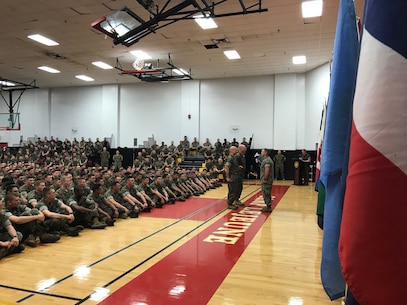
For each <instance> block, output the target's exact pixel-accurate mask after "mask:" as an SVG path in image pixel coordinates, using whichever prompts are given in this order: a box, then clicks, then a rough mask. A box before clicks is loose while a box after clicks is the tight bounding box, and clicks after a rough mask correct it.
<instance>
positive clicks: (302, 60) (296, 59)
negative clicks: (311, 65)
mask: <svg viewBox="0 0 407 305" xmlns="http://www.w3.org/2000/svg"><path fill="white" fill-rule="evenodd" d="M306 63H307V57H305V55H299V56H293V64H294V65H303V64H306Z"/></svg>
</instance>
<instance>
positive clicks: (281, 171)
mask: <svg viewBox="0 0 407 305" xmlns="http://www.w3.org/2000/svg"><path fill="white" fill-rule="evenodd" d="M275 178H276V179H278V178H281V179H284V178H285V177H284V164H278V165H277V164H276V176H275Z"/></svg>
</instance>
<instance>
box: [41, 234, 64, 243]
mask: <svg viewBox="0 0 407 305" xmlns="http://www.w3.org/2000/svg"><path fill="white" fill-rule="evenodd" d="M39 238H40V242H41V243H43V244H49V243H55V242H57V241H58V240H60V239H61V236H59V234H49V233H42V234H40V235H39Z"/></svg>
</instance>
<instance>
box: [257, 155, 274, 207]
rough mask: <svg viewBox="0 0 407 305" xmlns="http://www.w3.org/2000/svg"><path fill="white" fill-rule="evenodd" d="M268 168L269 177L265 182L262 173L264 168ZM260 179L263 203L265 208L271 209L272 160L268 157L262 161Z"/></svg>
mask: <svg viewBox="0 0 407 305" xmlns="http://www.w3.org/2000/svg"><path fill="white" fill-rule="evenodd" d="M267 167H269V168H270V172H269V176H268V177H267V180H264V173H265V171H266V168H267ZM260 179H261V191H262V194H263V199H264V203H265V204H266V205H267V207H271V189H272V186H273V180H274V164H273V160H271V158H270V157H269V156H267V157H266V158H264V159H263V161H262V162H261V165H260Z"/></svg>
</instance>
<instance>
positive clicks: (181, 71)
mask: <svg viewBox="0 0 407 305" xmlns="http://www.w3.org/2000/svg"><path fill="white" fill-rule="evenodd" d="M172 71H173V72H174V73H176V74H178V75H189V73H188V72H187V71H185V70H184V69H173V70H172Z"/></svg>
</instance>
